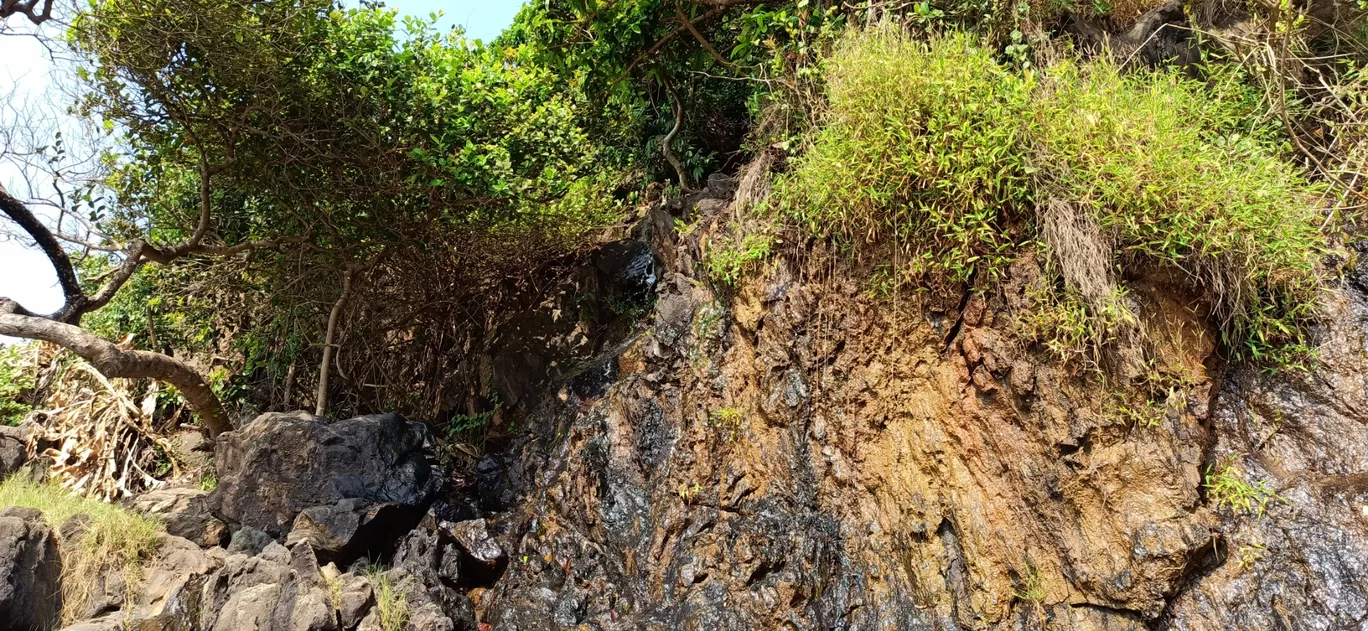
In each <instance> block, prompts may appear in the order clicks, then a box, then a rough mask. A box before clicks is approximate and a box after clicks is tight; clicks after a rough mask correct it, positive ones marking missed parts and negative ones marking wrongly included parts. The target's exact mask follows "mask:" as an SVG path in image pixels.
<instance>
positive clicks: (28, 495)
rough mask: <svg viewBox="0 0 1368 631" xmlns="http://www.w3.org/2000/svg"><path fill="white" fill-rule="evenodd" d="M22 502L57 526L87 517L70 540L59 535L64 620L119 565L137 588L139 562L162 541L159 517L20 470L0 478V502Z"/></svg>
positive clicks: (132, 587) (70, 619) (72, 617)
mask: <svg viewBox="0 0 1368 631" xmlns="http://www.w3.org/2000/svg"><path fill="white" fill-rule="evenodd" d="M10 506H23V507H27V508H36V509H38V510H41V511H43V518H44V520H45V521H47V523H48V524H49V525H51V526H52V527H53V528H59V527H60V526H61V525H62V524H64V523H66V522H67V520H69V519H71V518H72V517H74V516H77V515H83V516H85V517H87V518H89V521H88V523H87V524H86V528H85V530H84V533H83V534H79V535H78V536H77V537H76V540H75V541H74V542H71V541H62V542H61V543H62V602H63V603H64V604H63V611H62V620H63V622H64V623H65V624H70V623H72V622H75V619H76V616H79V615H80V614H81V613H82V612H81V609H82V608H83V607H84V605H85V603H86V602H87V601H88V600H89V597H90V594H91V590H92V589H94V586H95V582H96V581H97V580H98V579H99V578H100V577H101V576H102V575H104V574H106V573H108V572H110V571H114V570H117V571H119V572H121V573H122V574H123V577H124V581H125V583H126V585H127V592H128V593H129V594H133V593H136V590H137V588H138V586H139V585H140V584H141V582H142V578H143V565H144V564H145V563H146V562H147V561H148V560H150V559H151V558H152V556H153V555H154V554H155V553H156V551H157V548H158V546H159V545H160V538H161V533H162V531H163V530H164V528H163V526H162V524H161V522H159V521H157V520H155V519H152V518H149V517H145V516H143V515H140V514H138V513H135V512H133V511H130V510H127V509H124V508H120V507H118V506H114V505H112V504H107V503H105V502H101V501H98V500H95V499H91V498H87V497H81V496H79V495H75V494H73V493H71V492H69V491H68V490H66V489H64V488H62V487H59V486H56V485H54V484H48V483H39V482H34V481H32V480H30V479H29V478H28V477H27V476H24V475H12V476H10V477H9V478H6V479H5V480H4V482H0V508H4V507H10Z"/></svg>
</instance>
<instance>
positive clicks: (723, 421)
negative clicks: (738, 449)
mask: <svg viewBox="0 0 1368 631" xmlns="http://www.w3.org/2000/svg"><path fill="white" fill-rule="evenodd" d="M741 420H742V416H741V408H722V409H720V410H713V411H712V413H711V414H708V424H709V425H711V426H712V428H713V429H715V430H717V433H718V435H719V436H721V437H722V439H723V440H725V441H727V442H732V441H734V440H736V434H737V432H739V431H741Z"/></svg>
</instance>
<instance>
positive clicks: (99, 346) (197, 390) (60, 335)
mask: <svg viewBox="0 0 1368 631" xmlns="http://www.w3.org/2000/svg"><path fill="white" fill-rule="evenodd" d="M19 309H20V307H19V305H18V303H16V302H14V301H13V300H9V299H7V298H0V335H9V336H13V337H22V338H26V339H31V340H43V341H45V342H52V343H53V344H56V345H58V346H61V347H63V348H66V349H70V350H71V351H72V352H73V353H76V354H77V355H80V356H81V358H82V359H84V360H86V361H87V362H90V365H91V366H94V367H95V369H96V370H98V371H100V374H102V375H104V376H106V377H122V378H128V379H137V378H148V379H156V380H158V381H164V382H166V383H169V384H171V385H173V386H175V387H176V389H177V390H179V391H180V393H181V396H184V397H185V401H186V403H189V404H190V408H191V409H193V410H194V411H195V412H196V413H197V414H199V417H200V422H201V423H202V424H203V425H204V429H205V430H206V431H208V433H209V436H210V437H216V436H218V435H219V434H221V433H223V432H226V431H229V430H231V429H233V426H232V424H231V423H229V422H228V416H227V414H225V413H224V411H223V405H222V404H221V403H219V399H218V396H217V395H215V394H214V391H213V389H211V388H210V387H209V384H207V383H205V381H204V379H203V378H201V377H200V376H199V373H197V372H195V370H194V369H193V368H191V367H190V366H188V365H186V364H185V362H182V361H180V360H179V359H176V358H174V357H171V356H169V355H163V354H161V353H153V352H150V351H139V350H124V349H122V348H119V347H118V346H115V345H114V343H113V342H110V341H108V340H105V339H103V338H100V337H98V336H96V335H94V334H92V333H89V332H87V331H86V330H85V329H82V328H81V327H78V326H74V325H70V324H66V323H64V322H58V321H56V320H51V319H48V318H44V317H40V316H32V315H20V314H19V313H16V312H17V311H18V310H19Z"/></svg>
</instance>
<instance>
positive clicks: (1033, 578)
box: [1016, 564, 1045, 605]
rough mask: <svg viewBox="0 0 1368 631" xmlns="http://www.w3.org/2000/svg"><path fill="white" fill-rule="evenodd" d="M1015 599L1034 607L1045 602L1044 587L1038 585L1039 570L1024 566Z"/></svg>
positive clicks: (1034, 567)
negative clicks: (1024, 570) (1024, 569)
mask: <svg viewBox="0 0 1368 631" xmlns="http://www.w3.org/2000/svg"><path fill="white" fill-rule="evenodd" d="M1016 597H1017V598H1020V599H1021V600H1023V601H1026V602H1028V603H1032V604H1035V605H1039V604H1040V603H1042V602H1044V601H1045V586H1044V585H1042V584H1041V583H1040V568H1038V567H1036V566H1035V565H1030V564H1028V565H1027V566H1026V572H1025V573H1024V574H1022V575H1021V584H1020V585H1019V587H1018V588H1017V592H1016Z"/></svg>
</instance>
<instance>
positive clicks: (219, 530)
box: [127, 487, 228, 548]
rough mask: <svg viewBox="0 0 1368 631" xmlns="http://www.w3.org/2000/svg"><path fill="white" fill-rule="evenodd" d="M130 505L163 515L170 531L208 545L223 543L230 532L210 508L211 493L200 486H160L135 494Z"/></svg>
mask: <svg viewBox="0 0 1368 631" xmlns="http://www.w3.org/2000/svg"><path fill="white" fill-rule="evenodd" d="M127 505H128V507H129V508H132V509H133V510H136V511H138V512H141V513H144V514H147V515H153V516H156V517H157V518H159V519H160V520H161V521H162V523H164V524H166V532H168V533H170V534H172V535H175V536H177V537H185V538H186V539H189V540H191V541H193V542H195V543H196V544H198V545H200V546H203V547H206V548H208V547H212V546H217V545H223V544H224V540H225V538H226V537H227V535H228V526H227V524H224V523H223V521H222V520H220V519H219V518H217V517H215V516H214V515H213V513H212V512H211V511H210V509H209V494H208V493H207V492H205V491H201V490H199V489H190V488H184V487H180V488H168V489H156V490H152V491H148V492H146V493H143V494H142V495H139V496H137V497H134V498H133V499H131V500H129V501H128V502H127Z"/></svg>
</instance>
